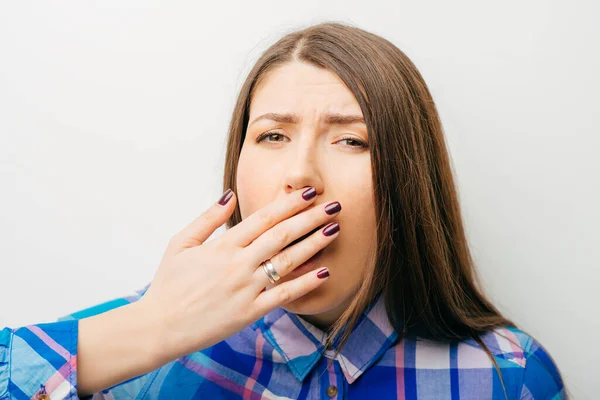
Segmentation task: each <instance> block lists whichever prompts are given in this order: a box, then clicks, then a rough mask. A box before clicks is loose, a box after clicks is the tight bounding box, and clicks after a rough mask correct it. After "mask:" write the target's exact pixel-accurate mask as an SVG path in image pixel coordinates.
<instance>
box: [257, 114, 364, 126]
mask: <svg viewBox="0 0 600 400" xmlns="http://www.w3.org/2000/svg"><path fill="white" fill-rule="evenodd" d="M261 119H268V120H271V121H275V122H280V123H284V124H298V123H300V121H301V120H302V119H301V118H300V117H299V116H298V115H296V114H278V113H266V114H263V115H261V116H260V117H256V118H255V119H254V120H253V121H252V122H250V124H248V126H250V125H252V124H253V123H255V122H257V121H260V120H261ZM321 119H322V120H323V122H325V123H326V124H329V125H334V124H335V125H350V124H355V123H363V124H364V123H365V119H364V118H363V116H362V115H344V114H336V113H333V114H332V113H328V114H323V116H322V117H321Z"/></svg>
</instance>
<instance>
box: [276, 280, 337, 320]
mask: <svg viewBox="0 0 600 400" xmlns="http://www.w3.org/2000/svg"><path fill="white" fill-rule="evenodd" d="M324 286H325V285H321V286H319V287H318V288H316V289H313V290H311V291H310V292H308V293H306V294H305V295H303V296H300V297H298V298H297V299H296V300H293V301H290V302H289V303H287V304H284V305H283V306H281V308H283V309H285V310H286V311H289V312H291V313H294V314H303V315H314V314H320V313H322V312H324V311H326V310H328V309H329V308H330V306H329V304H327V303H328V301H327V299H326V293H327V291H326V290H324V289H325V287H324Z"/></svg>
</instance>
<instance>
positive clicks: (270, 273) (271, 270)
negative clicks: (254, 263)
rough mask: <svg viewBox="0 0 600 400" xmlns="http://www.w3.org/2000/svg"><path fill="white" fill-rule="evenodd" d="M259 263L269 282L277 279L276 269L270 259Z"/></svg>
mask: <svg viewBox="0 0 600 400" xmlns="http://www.w3.org/2000/svg"><path fill="white" fill-rule="evenodd" d="M260 265H262V268H263V270H264V271H265V274H267V277H268V278H269V281H270V282H271V283H275V282H277V281H278V280H279V278H280V276H279V274H278V273H277V271H275V267H273V263H272V262H271V260H270V259H268V260H266V261H263V262H262V263H261V264H260Z"/></svg>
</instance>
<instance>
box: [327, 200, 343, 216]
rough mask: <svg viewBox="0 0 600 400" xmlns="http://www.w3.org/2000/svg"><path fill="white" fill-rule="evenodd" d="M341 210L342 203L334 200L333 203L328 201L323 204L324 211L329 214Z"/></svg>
mask: <svg viewBox="0 0 600 400" xmlns="http://www.w3.org/2000/svg"><path fill="white" fill-rule="evenodd" d="M341 210H342V205H341V204H340V203H339V202H337V201H334V202H333V203H329V204H327V205H326V206H325V212H326V213H327V214H329V215H333V214H335V213H338V212H340V211H341Z"/></svg>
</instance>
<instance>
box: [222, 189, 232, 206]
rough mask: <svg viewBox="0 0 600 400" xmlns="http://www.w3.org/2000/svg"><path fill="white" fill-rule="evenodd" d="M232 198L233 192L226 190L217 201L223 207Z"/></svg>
mask: <svg viewBox="0 0 600 400" xmlns="http://www.w3.org/2000/svg"><path fill="white" fill-rule="evenodd" d="M232 196H233V190H231V189H227V190H226V191H225V193H223V195H222V196H221V198H220V199H219V204H220V205H222V206H224V205H225V204H227V202H228V201H229V199H231V197H232Z"/></svg>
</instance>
